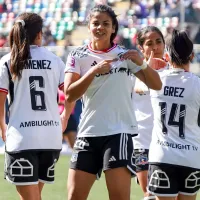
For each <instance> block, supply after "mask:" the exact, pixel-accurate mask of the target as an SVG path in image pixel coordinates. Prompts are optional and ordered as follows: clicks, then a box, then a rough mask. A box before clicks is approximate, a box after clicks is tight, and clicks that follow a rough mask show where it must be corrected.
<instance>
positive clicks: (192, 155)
mask: <svg viewBox="0 0 200 200" xmlns="http://www.w3.org/2000/svg"><path fill="white" fill-rule="evenodd" d="M159 74H160V77H161V80H162V82H163V86H162V90H160V91H153V90H151V100H152V107H153V111H154V128H153V135H152V142H151V145H150V151H149V162H150V163H168V164H173V165H180V166H187V167H192V168H198V169H200V162H199V157H200V113H199V110H200V79H199V77H197V76H196V75H194V74H192V73H190V72H185V71H184V70H183V69H170V70H164V71H163V72H160V73H159Z"/></svg>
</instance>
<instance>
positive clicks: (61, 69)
mask: <svg viewBox="0 0 200 200" xmlns="http://www.w3.org/2000/svg"><path fill="white" fill-rule="evenodd" d="M59 66H60V78H59V88H60V89H62V87H63V86H64V78H65V64H64V62H63V61H62V60H61V59H60V58H59Z"/></svg>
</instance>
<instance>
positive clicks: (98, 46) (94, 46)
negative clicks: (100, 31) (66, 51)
mask: <svg viewBox="0 0 200 200" xmlns="http://www.w3.org/2000/svg"><path fill="white" fill-rule="evenodd" d="M91 47H92V49H94V50H97V51H103V50H106V49H110V48H111V47H112V45H111V44H110V43H107V44H105V43H98V42H92V43H91Z"/></svg>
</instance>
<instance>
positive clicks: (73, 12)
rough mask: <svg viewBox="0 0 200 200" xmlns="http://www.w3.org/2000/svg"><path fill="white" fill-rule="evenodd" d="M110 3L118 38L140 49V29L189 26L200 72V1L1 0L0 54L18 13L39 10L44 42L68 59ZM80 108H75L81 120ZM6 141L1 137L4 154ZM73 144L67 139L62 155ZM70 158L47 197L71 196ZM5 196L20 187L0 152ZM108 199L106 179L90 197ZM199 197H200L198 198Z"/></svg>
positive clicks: (5, 199) (10, 197) (10, 198)
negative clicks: (92, 16) (7, 174)
mask: <svg viewBox="0 0 200 200" xmlns="http://www.w3.org/2000/svg"><path fill="white" fill-rule="evenodd" d="M99 3H101V4H105V3H107V4H109V5H110V6H112V7H113V9H114V10H115V12H116V14H117V15H118V20H119V25H120V28H119V32H118V35H117V37H116V39H115V40H116V42H117V43H118V44H121V45H123V46H125V47H127V48H129V49H137V47H136V37H137V31H138V30H139V29H140V28H142V27H144V26H147V25H155V26H157V27H158V28H160V30H161V31H162V32H163V34H164V36H165V37H167V35H169V34H170V33H171V32H172V30H173V29H174V28H178V29H185V30H187V32H188V35H189V36H190V38H191V39H192V40H193V42H194V44H195V47H194V49H195V59H194V61H193V63H192V64H191V71H193V72H194V73H196V74H197V75H199V76H200V0H0V58H1V57H2V56H3V55H5V54H6V53H8V52H9V42H8V34H9V31H10V30H11V27H12V25H13V22H14V19H15V17H16V16H17V15H18V14H20V13H22V12H35V13H38V14H40V15H41V16H42V17H43V19H44V29H43V33H44V34H43V36H44V39H43V45H44V46H46V47H47V48H48V49H49V50H51V51H52V52H54V53H55V54H56V55H58V56H60V57H61V58H62V60H63V61H64V62H65V61H66V58H67V54H68V53H69V52H70V51H71V49H73V48H75V47H76V46H80V45H83V44H87V43H89V34H88V30H87V15H88V12H89V10H90V8H92V7H93V6H94V5H95V4H99ZM79 114H80V109H77V112H76V111H75V115H76V119H77V121H78V117H79ZM3 153H4V144H3V142H1V140H0V154H3ZM70 153H71V151H70V149H69V148H68V146H66V144H63V151H62V154H67V155H69V154H70ZM68 163H69V157H68V156H66V155H62V156H61V158H60V161H59V162H58V165H57V170H56V171H57V176H56V184H55V185H52V186H47V187H46V188H45V190H44V196H43V199H44V200H53V199H56V200H64V199H66V178H67V171H68ZM0 178H1V179H0V193H1V195H0V200H15V199H18V197H17V194H16V192H15V188H14V187H12V186H11V185H10V184H8V183H7V182H6V181H3V155H2V156H0ZM141 198H142V193H141V190H140V189H139V187H138V186H137V185H136V184H135V183H134V181H133V186H132V196H131V199H135V200H139V199H141ZM105 199H108V196H107V191H106V187H105V185H104V179H103V178H102V179H101V180H100V181H98V182H97V183H96V186H95V187H94V189H93V190H92V192H91V195H90V197H89V200H105ZM199 199H200V197H199Z"/></svg>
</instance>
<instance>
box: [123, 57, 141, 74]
mask: <svg viewBox="0 0 200 200" xmlns="http://www.w3.org/2000/svg"><path fill="white" fill-rule="evenodd" d="M126 62H127V65H128V69H130V71H131V72H132V73H133V74H135V73H137V72H139V71H140V70H141V67H139V66H138V65H136V64H135V63H134V62H132V61H131V60H126Z"/></svg>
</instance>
